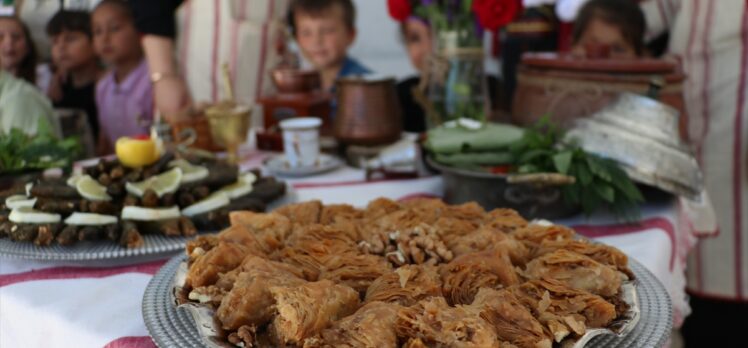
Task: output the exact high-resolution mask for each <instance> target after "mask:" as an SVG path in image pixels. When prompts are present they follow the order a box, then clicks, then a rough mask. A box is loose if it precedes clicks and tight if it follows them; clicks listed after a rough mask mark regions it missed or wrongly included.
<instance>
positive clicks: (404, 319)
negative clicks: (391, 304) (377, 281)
mask: <svg viewBox="0 0 748 348" xmlns="http://www.w3.org/2000/svg"><path fill="white" fill-rule="evenodd" d="M395 331H396V332H397V336H398V337H399V338H400V339H401V340H402V341H403V342H409V343H406V346H411V347H418V346H423V347H476V348H477V347H481V348H483V347H499V344H498V339H497V337H496V333H495V332H494V329H493V327H491V324H489V323H488V322H486V321H485V320H483V319H481V318H480V317H479V316H478V315H477V313H475V312H474V311H471V309H470V308H466V307H465V306H455V307H450V306H449V304H447V301H445V300H444V298H443V297H431V298H429V299H427V300H423V301H421V302H419V303H418V304H416V305H415V306H412V307H408V308H403V309H401V310H400V311H399V312H398V316H397V321H396V322H395ZM419 344H420V345H419Z"/></svg>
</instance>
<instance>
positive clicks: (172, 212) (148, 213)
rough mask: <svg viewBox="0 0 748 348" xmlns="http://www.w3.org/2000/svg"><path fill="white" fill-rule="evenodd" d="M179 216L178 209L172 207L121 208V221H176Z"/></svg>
mask: <svg viewBox="0 0 748 348" xmlns="http://www.w3.org/2000/svg"><path fill="white" fill-rule="evenodd" d="M180 216H181V214H180V212H179V207H177V206H173V207H169V208H143V207H135V206H127V207H124V208H122V216H121V217H122V220H135V221H159V220H169V219H176V218H179V217H180Z"/></svg>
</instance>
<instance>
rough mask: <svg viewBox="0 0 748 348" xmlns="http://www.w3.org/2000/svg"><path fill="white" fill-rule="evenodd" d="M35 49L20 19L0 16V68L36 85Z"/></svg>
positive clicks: (27, 29) (26, 28)
mask: <svg viewBox="0 0 748 348" xmlns="http://www.w3.org/2000/svg"><path fill="white" fill-rule="evenodd" d="M36 63H37V53H36V47H34V43H33V41H32V40H31V33H30V32H29V28H28V27H27V26H26V25H25V24H24V23H23V22H21V20H20V19H18V18H16V17H10V16H0V68H2V69H3V70H5V71H7V72H9V73H10V74H12V75H15V76H16V77H18V78H21V79H24V80H26V81H28V82H29V83H31V84H32V85H33V84H36Z"/></svg>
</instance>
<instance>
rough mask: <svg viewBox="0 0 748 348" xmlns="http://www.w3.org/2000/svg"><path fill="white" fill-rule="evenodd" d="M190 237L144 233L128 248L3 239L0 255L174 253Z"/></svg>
mask: <svg viewBox="0 0 748 348" xmlns="http://www.w3.org/2000/svg"><path fill="white" fill-rule="evenodd" d="M190 239H192V238H191V237H166V236H163V235H144V236H143V241H144V245H143V246H142V247H140V248H133V249H126V248H123V247H121V246H120V245H119V244H117V243H115V242H112V241H91V242H80V243H76V244H75V245H71V246H61V245H58V244H55V245H50V246H46V247H39V246H36V245H34V244H33V243H19V242H13V241H11V240H10V239H7V238H3V239H0V257H6V258H15V259H27V260H40V261H95V260H114V259H118V260H122V259H133V260H134V259H137V260H138V261H141V260H142V259H143V258H146V257H149V258H150V257H158V256H165V255H170V254H171V255H173V254H174V253H176V252H178V251H180V250H184V246H185V243H186V242H187V241H188V240H190Z"/></svg>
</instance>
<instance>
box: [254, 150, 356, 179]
mask: <svg viewBox="0 0 748 348" xmlns="http://www.w3.org/2000/svg"><path fill="white" fill-rule="evenodd" d="M264 165H265V168H267V170H268V171H269V172H270V173H272V174H274V175H277V176H286V177H303V176H311V175H317V174H322V173H326V172H329V171H331V170H333V169H337V168H339V167H340V166H341V165H343V161H341V160H340V159H339V158H337V157H334V156H330V155H328V154H324V153H322V154H320V155H319V158H318V159H317V163H315V165H313V166H309V167H297V168H291V166H289V165H288V160H286V155H277V156H273V157H270V158H268V159H267V160H265V163H264Z"/></svg>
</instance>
